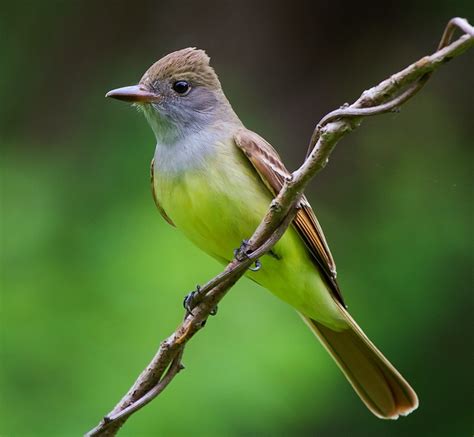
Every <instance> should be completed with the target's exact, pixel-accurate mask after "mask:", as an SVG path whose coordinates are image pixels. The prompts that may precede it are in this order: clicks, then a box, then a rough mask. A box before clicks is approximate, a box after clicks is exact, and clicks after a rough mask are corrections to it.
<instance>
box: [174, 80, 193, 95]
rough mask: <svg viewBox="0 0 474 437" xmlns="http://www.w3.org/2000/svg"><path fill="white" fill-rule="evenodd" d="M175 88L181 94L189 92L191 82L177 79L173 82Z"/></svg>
mask: <svg viewBox="0 0 474 437" xmlns="http://www.w3.org/2000/svg"><path fill="white" fill-rule="evenodd" d="M173 89H174V90H175V91H176V92H177V93H178V94H181V95H184V94H187V93H188V92H189V90H190V89H191V85H189V82H187V81H186V80H177V81H176V82H175V83H174V84H173Z"/></svg>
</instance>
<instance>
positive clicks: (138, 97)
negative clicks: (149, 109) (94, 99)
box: [105, 85, 161, 103]
mask: <svg viewBox="0 0 474 437" xmlns="http://www.w3.org/2000/svg"><path fill="white" fill-rule="evenodd" d="M105 97H112V98H114V99H118V100H123V101H124V102H133V103H152V102H159V101H160V100H161V97H160V96H159V95H158V94H155V93H153V92H152V91H150V90H149V89H147V88H146V87H145V86H144V85H133V86H125V87H123V88H117V89H115V90H112V91H109V92H108V93H107V94H106V95H105Z"/></svg>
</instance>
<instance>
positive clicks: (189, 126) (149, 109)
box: [106, 48, 228, 143]
mask: <svg viewBox="0 0 474 437" xmlns="http://www.w3.org/2000/svg"><path fill="white" fill-rule="evenodd" d="M106 97H112V98H115V99H119V100H124V101H127V102H131V103H133V104H135V105H136V106H137V108H139V109H140V110H142V111H143V112H144V114H145V116H146V118H147V120H148V122H149V123H150V125H151V127H152V129H153V131H154V132H155V135H156V137H157V139H158V141H161V142H164V143H167V142H172V141H175V140H177V139H179V138H181V137H183V136H185V135H187V134H189V133H190V132H194V131H198V130H200V129H204V128H205V127H206V126H207V125H208V124H209V123H211V122H212V121H214V120H215V119H216V117H217V116H218V115H219V114H220V112H222V111H221V109H222V107H223V106H225V105H226V104H228V103H227V101H226V99H225V97H224V95H223V93H222V89H221V85H220V83H219V79H218V78H217V75H216V73H215V72H214V70H213V69H212V67H210V66H209V57H208V56H207V55H206V54H205V52H203V51H202V50H196V49H190V48H189V49H183V50H179V51H177V52H173V53H171V54H169V55H167V56H165V57H164V58H162V59H160V60H159V61H157V62H156V63H155V64H153V65H152V66H151V67H150V68H149V69H148V70H147V72H146V73H145V74H144V75H143V77H142V79H141V80H140V82H139V83H138V85H133V86H129V87H124V88H118V89H115V90H112V91H110V92H108V93H107V95H106Z"/></svg>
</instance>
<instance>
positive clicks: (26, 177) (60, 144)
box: [0, 1, 474, 437]
mask: <svg viewBox="0 0 474 437" xmlns="http://www.w3.org/2000/svg"><path fill="white" fill-rule="evenodd" d="M314 3H315V2H302V1H296V2H292V3H291V6H290V5H289V4H287V3H286V2H281V3H279V2H272V3H268V4H265V2H262V4H261V5H260V7H259V8H257V7H256V6H255V7H254V6H253V4H252V3H250V2H248V3H247V2H241V3H240V4H239V6H237V4H234V3H232V2H230V1H222V2H213V1H206V2H199V3H198V2H184V3H183V2H181V3H179V4H172V3H170V2H160V3H158V2H153V1H139V2H134V6H132V4H131V3H130V2H126V1H116V2H92V1H87V2H60V1H45V2H41V3H40V2H27V1H20V2H5V4H4V5H2V9H3V12H4V13H3V21H4V23H2V26H1V27H2V29H4V30H5V35H7V36H8V38H2V39H1V42H0V44H1V50H2V54H3V55H2V58H1V61H0V62H1V63H2V64H1V67H2V68H1V70H0V71H1V73H0V75H1V78H2V80H1V87H2V88H1V89H0V96H1V98H2V102H3V104H2V106H1V107H0V115H1V117H0V126H1V138H0V141H1V160H0V170H1V178H2V179H1V217H0V218H1V284H0V285H1V312H2V315H1V354H2V357H1V396H2V399H1V402H2V405H1V408H0V434H1V435H5V436H52V435H53V436H55V435H57V436H65V435H78V434H81V433H83V432H85V431H86V430H88V429H89V428H91V427H92V426H93V425H95V424H96V423H97V421H98V420H99V419H100V417H101V415H102V414H104V413H106V412H107V411H108V410H109V409H110V408H111V407H112V406H113V405H114V404H115V402H116V401H117V400H118V399H119V398H120V397H121V395H122V394H123V393H124V392H125V391H126V390H127V389H128V387H129V386H130V384H131V383H132V382H133V381H134V379H135V377H136V376H137V374H138V373H139V372H140V371H141V369H142V368H143V367H144V365H145V364H146V363H147V362H148V360H149V359H150V358H151V356H152V354H153V353H154V351H155V350H156V348H157V346H158V344H159V342H160V340H161V339H163V338H164V337H165V336H166V335H168V334H169V333H170V332H171V331H172V330H173V329H174V327H175V326H176V325H177V324H178V323H179V321H180V319H181V317H182V313H183V311H182V308H181V300H182V297H183V295H184V294H185V293H186V292H187V291H189V290H191V289H192V288H194V286H195V284H196V283H203V282H204V281H205V280H207V279H209V278H210V277H212V276H213V275H214V274H216V273H217V272H218V271H219V270H220V268H221V267H220V266H219V265H218V264H217V263H216V262H214V261H213V260H212V259H210V258H209V257H207V256H206V255H204V254H202V253H200V252H199V251H198V250H197V249H195V248H194V247H193V246H191V244H190V243H188V242H187V241H186V240H185V239H184V237H182V236H181V235H180V234H179V232H178V231H177V230H176V229H173V228H171V227H170V226H168V225H167V224H166V223H165V222H164V221H163V220H162V219H161V218H160V216H159V214H158V213H157V212H156V211H155V208H154V205H153V202H152V200H151V196H150V193H149V185H148V184H149V182H148V166H149V162H150V158H151V156H152V153H153V137H152V134H151V131H150V129H149V128H148V127H147V126H146V123H145V121H144V120H143V119H142V118H141V116H139V115H138V114H136V112H135V111H133V110H132V109H130V108H128V107H126V105H122V104H119V103H116V102H111V101H105V99H104V98H103V95H104V93H105V92H106V91H107V90H108V89H111V88H114V87H116V86H120V85H128V84H130V83H133V82H134V81H136V80H137V79H138V78H139V77H140V76H141V74H142V72H143V71H144V70H145V69H146V67H147V66H148V65H149V64H151V63H152V62H153V61H154V60H155V59H156V58H158V57H160V56H161V55H162V54H164V53H166V52H169V51H171V50H174V49H177V48H181V47H183V46H188V45H198V46H200V47H203V48H206V49H207V50H208V52H209V53H210V55H211V56H212V58H213V63H214V65H215V67H216V69H217V71H218V72H219V73H220V76H221V79H222V81H223V83H224V86H225V89H226V91H227V94H228V96H229V98H230V100H231V101H232V102H233V103H234V107H235V108H236V110H237V112H238V113H239V114H240V115H241V117H242V119H243V120H244V121H245V122H246V123H247V125H248V126H249V127H251V128H253V129H255V130H257V131H258V132H259V133H261V134H262V135H263V136H265V137H267V138H268V139H269V140H270V141H272V142H273V143H274V145H275V146H276V148H277V149H279V150H281V152H282V155H283V156H284V157H285V160H286V161H287V162H288V163H289V165H290V167H294V166H296V165H297V163H298V162H300V161H301V159H302V157H303V155H304V151H305V144H306V142H307V139H308V137H309V134H310V132H311V129H312V126H313V124H314V122H316V121H317V120H318V119H319V118H320V117H321V116H322V115H323V114H324V113H325V112H327V111H329V110H331V109H333V108H334V107H336V106H338V105H340V104H341V103H343V102H344V101H346V100H350V99H353V98H355V97H356V96H358V94H359V93H360V92H361V91H362V90H363V89H364V88H366V87H368V86H370V85H372V84H374V83H376V82H377V81H378V80H381V79H383V78H385V77H386V76H387V75H389V74H391V73H393V72H394V71H396V70H397V69H399V68H400V67H402V66H403V65H406V64H408V63H409V62H411V61H413V60H415V59H416V58H417V57H418V56H422V55H424V54H425V53H427V52H428V51H430V50H432V49H433V48H434V47H435V45H436V41H437V39H438V37H439V36H440V34H441V31H442V28H443V26H444V24H445V22H446V21H447V19H449V18H450V17H451V16H455V15H462V16H466V17H468V18H471V19H472V18H473V14H472V12H473V7H472V3H470V2H465V3H464V4H463V3H461V2H457V4H456V5H455V6H454V4H453V5H449V4H448V3H446V2H441V1H438V2H436V1H435V2H431V3H430V5H431V6H430V8H429V10H428V11H427V10H421V9H420V10H417V9H416V6H415V5H413V4H411V3H408V2H407V3H406V4H405V5H403V7H402V5H400V4H397V7H396V9H395V7H392V6H389V5H387V6H383V7H382V6H381V4H380V3H373V4H370V3H367V4H366V5H364V6H362V5H360V4H359V3H358V2H357V4H353V5H351V6H349V5H344V4H343V3H342V2H331V3H330V4H328V5H323V4H322V3H321V4H314ZM448 6H449V7H448ZM367 11H370V14H371V15H370V17H369V16H368V15H367V13H368V12H367ZM469 15H470V17H469ZM413 16H416V17H417V19H416V20H414V19H411V18H410V17H413ZM361 24H362V26H361ZM472 60H473V56H472V53H467V54H466V55H464V56H463V57H462V58H459V59H456V60H454V61H453V62H452V63H451V64H449V65H447V66H445V67H443V69H442V71H440V72H439V73H437V74H436V75H435V76H434V78H433V79H432V80H431V81H430V83H429V84H428V86H427V87H426V89H425V90H424V91H423V92H422V93H421V94H420V95H419V96H417V97H416V98H415V100H414V101H413V102H411V103H410V104H409V105H406V107H404V108H403V111H402V112H401V114H396V115H389V116H384V117H379V118H378V119H376V120H370V121H367V122H365V124H364V126H363V127H362V128H361V129H360V130H359V131H357V132H355V133H354V134H352V135H351V136H350V137H349V138H347V139H345V140H344V141H343V142H342V143H341V144H340V145H339V146H338V148H337V150H336V151H335V153H334V155H333V157H332V159H331V163H330V166H328V168H327V169H326V170H325V171H324V172H323V173H322V174H321V175H320V176H318V178H317V179H316V181H315V182H314V184H313V186H312V189H311V190H310V192H309V197H310V198H311V199H312V203H313V205H314V207H315V210H316V211H317V212H318V215H319V217H320V220H321V222H322V224H323V226H324V228H325V229H326V235H327V237H328V240H329V242H330V245H331V248H332V250H333V253H334V255H335V258H336V260H337V262H338V272H339V278H340V283H341V286H342V289H343V290H344V294H345V297H346V300H347V302H348V304H349V307H350V310H351V312H352V313H353V315H354V317H355V318H356V319H357V320H358V321H359V322H360V324H361V325H362V327H364V329H365V330H366V332H367V333H368V334H369V336H370V337H372V339H373V340H374V342H375V343H376V344H377V345H379V346H380V348H381V349H382V350H383V351H384V352H385V353H386V355H387V356H388V357H389V359H390V360H391V361H393V362H394V364H395V365H396V366H397V367H399V369H400V371H401V372H402V373H403V374H404V375H405V376H406V378H407V379H408V380H409V381H410V382H411V383H412V384H413V386H414V387H415V388H416V390H417V392H418V394H419V397H420V400H421V405H420V408H419V410H418V411H417V412H415V413H414V414H412V415H410V416H409V417H407V418H404V419H401V420H398V421H397V422H384V421H380V420H377V419H375V418H374V417H372V416H371V415H370V414H369V413H368V412H367V411H366V409H365V408H364V407H363V405H362V404H361V403H360V401H359V400H358V399H357V397H356V395H355V394H354V393H353V392H352V389H351V388H350V386H349V385H348V384H347V383H346V381H345V380H344V378H343V377H342V376H341V374H340V372H339V371H338V369H337V368H336V366H335V365H334V363H333V362H332V361H331V359H330V358H329V357H328V356H327V354H326V353H325V352H324V351H323V349H322V347H320V346H319V345H318V344H317V341H315V339H314V338H313V336H312V334H311V333H310V332H309V331H308V330H307V329H306V328H305V327H304V325H303V324H302V323H301V321H300V320H299V318H298V317H297V316H296V314H295V313H294V312H293V311H291V309H290V308H288V307H287V306H285V305H284V304H283V303H282V302H280V301H278V300H276V299H275V298H274V297H273V296H272V295H271V294H270V293H267V292H266V291H264V290H262V289H260V288H259V287H258V286H256V285H255V284H253V283H251V282H250V281H248V280H246V279H244V280H242V281H241V282H239V284H238V285H237V286H236V287H235V288H234V289H233V290H232V291H231V292H230V293H229V295H228V296H227V297H226V298H225V300H224V302H223V303H222V304H221V307H220V311H219V314H218V316H217V317H215V318H212V319H211V320H210V321H209V323H208V326H207V327H206V329H205V330H204V331H203V332H202V333H201V334H200V335H199V336H198V338H196V339H195V340H194V341H193V342H192V343H191V344H190V345H189V347H188V348H187V350H186V354H185V358H184V362H185V364H186V367H187V369H186V371H184V372H182V373H181V374H180V375H179V377H178V378H177V379H176V380H175V381H174V382H173V383H172V385H171V386H170V388H169V389H168V390H167V391H166V392H165V393H164V394H163V395H162V396H161V397H160V398H159V399H158V400H156V401H155V402H153V403H152V404H151V405H149V406H148V407H146V408H145V409H144V410H142V411H141V412H139V413H138V414H137V415H136V416H134V417H133V419H131V420H130V422H129V423H128V424H127V425H126V427H125V428H124V430H123V431H122V434H123V435H124V436H126V435H130V436H132V435H169V436H185V435H195V436H254V435H255V436H257V435H258V436H260V435H262V436H263V435H265V436H267V435H268V436H290V435H291V436H297V435H301V436H303V435H330V436H347V435H351V436H380V435H384V436H389V437H390V436H400V435H403V436H420V435H423V436H425V435H426V436H428V435H429V436H430V437H435V436H448V435H449V436H458V435H459V436H460V435H468V433H469V432H470V431H472V393H471V388H470V387H471V384H469V381H470V380H471V378H472V371H471V369H472V364H473V362H472V357H471V353H470V351H469V349H470V347H469V346H470V344H469V343H470V341H469V338H470V334H469V333H470V332H471V330H472V323H471V315H472V309H473V308H472V276H471V273H470V272H471V266H472V238H471V237H472V231H471V228H472V187H471V180H470V171H471V170H472V133H471V125H472V104H473V97H474V96H473V91H472V90H473V87H472V73H473V71H474V65H473V62H472ZM269 71H270V72H271V74H270V75H269V74H268V72H269ZM285 147H286V148H285ZM243 237H245V236H243Z"/></svg>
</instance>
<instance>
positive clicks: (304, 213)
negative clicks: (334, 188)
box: [234, 129, 345, 305]
mask: <svg viewBox="0 0 474 437" xmlns="http://www.w3.org/2000/svg"><path fill="white" fill-rule="evenodd" d="M234 142H235V144H236V145H237V147H238V148H239V149H241V150H242V152H244V154H245V155H246V156H247V158H248V159H249V161H250V162H251V163H252V165H253V167H254V168H255V170H256V171H257V173H258V174H259V176H260V178H261V179H262V181H263V183H264V184H265V185H266V187H267V188H268V189H269V191H270V192H271V193H272V195H273V196H276V195H277V194H278V193H279V192H280V190H281V188H282V187H283V184H284V182H285V180H286V178H287V177H289V176H290V172H289V171H288V170H287V169H286V168H285V166H284V165H283V163H282V161H281V158H280V156H279V155H278V153H277V152H276V151H275V149H274V148H273V147H272V146H271V144H269V143H268V142H266V141H265V140H264V139H263V138H262V137H260V136H259V135H257V134H256V133H254V132H252V131H249V130H247V129H240V130H239V131H238V132H237V133H236V135H235V137H234ZM293 226H294V227H295V229H296V230H297V232H298V234H299V235H300V237H301V238H302V240H303V241H304V243H305V244H306V247H307V248H308V250H309V252H310V253H311V255H312V258H313V260H314V261H315V263H316V265H317V266H318V267H319V269H320V270H321V272H322V273H323V275H324V277H325V278H326V280H327V283H328V285H329V286H330V289H331V291H332V292H333V294H334V296H335V297H336V298H337V300H338V301H339V302H341V303H342V304H343V305H345V304H344V299H343V297H342V294H341V290H340V289H339V285H338V283H337V281H336V264H335V262H334V259H333V257H332V254H331V251H330V250H329V246H328V244H327V242H326V238H325V237H324V233H323V230H322V228H321V226H320V224H319V222H318V219H317V218H316V215H315V214H314V211H313V209H312V208H311V205H310V204H309V202H308V200H307V199H306V197H304V196H303V198H302V199H301V204H300V209H299V210H298V213H297V214H296V217H295V219H294V220H293Z"/></svg>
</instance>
